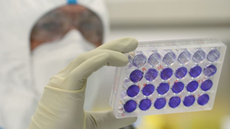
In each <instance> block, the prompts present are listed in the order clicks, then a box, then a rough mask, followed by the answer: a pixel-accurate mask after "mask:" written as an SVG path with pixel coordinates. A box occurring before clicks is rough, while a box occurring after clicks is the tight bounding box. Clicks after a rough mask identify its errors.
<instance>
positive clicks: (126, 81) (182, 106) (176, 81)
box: [110, 38, 227, 118]
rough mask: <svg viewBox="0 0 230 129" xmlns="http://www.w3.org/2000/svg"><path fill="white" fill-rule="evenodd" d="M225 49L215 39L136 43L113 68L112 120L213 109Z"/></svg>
mask: <svg viewBox="0 0 230 129" xmlns="http://www.w3.org/2000/svg"><path fill="white" fill-rule="evenodd" d="M226 49H227V47H226V46H225V45H224V44H223V43H221V41H219V40H217V39H211V38H210V39H178V40H162V41H144V42H139V45H138V47H137V49H136V50H135V51H133V52H130V53H126V55H127V57H128V59H129V63H128V64H127V65H126V66H124V67H119V68H116V74H115V82H114V86H113V89H112V92H111V97H110V105H111V106H112V107H113V113H114V115H115V117H116V118H125V117H137V116H144V115H155V114H169V113H180V112H191V111H203V110H211V109H212V107H213V104H214V100H215V95H216V91H217V87H218V81H219V78H220V74H221V69H222V65H223V61H224V56H225V52H226Z"/></svg>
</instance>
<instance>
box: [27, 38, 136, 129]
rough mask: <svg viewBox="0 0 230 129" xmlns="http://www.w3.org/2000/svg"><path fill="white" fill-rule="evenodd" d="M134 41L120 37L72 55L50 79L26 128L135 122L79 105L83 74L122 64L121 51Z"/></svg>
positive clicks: (109, 127) (110, 127)
mask: <svg viewBox="0 0 230 129" xmlns="http://www.w3.org/2000/svg"><path fill="white" fill-rule="evenodd" d="M137 45H138V41H137V40H136V39H133V38H122V39H118V40H114V41H111V42H109V43H106V44H104V45H102V46H100V47H98V48H96V49H94V50H92V51H89V52H86V53H83V54H81V55H79V56H78V57H77V58H75V59H74V60H73V61H72V62H71V63H70V64H69V65H68V66H67V67H66V68H64V69H63V70H61V71H60V72H59V73H58V74H57V75H56V76H54V77H52V78H51V79H50V81H49V83H48V85H47V86H46V87H45V89H44V92H43V95H42V98H41V100H40V102H39V104H38V107H37V110H36V112H35V114H34V115H33V116H32V121H31V123H30V125H29V127H28V129H63V128H65V129H118V128H121V127H124V126H127V125H130V124H132V123H133V122H135V121H136V119H137V118H125V119H116V118H115V116H114V115H113V114H112V111H107V112H86V111H84V109H83V105H84V97H85V89H86V85H87V78H88V77H89V76H90V75H91V74H92V73H93V72H95V71H97V70H98V69H100V68H101V67H102V66H104V65H108V66H116V67H120V66H124V65H126V64H127V63H128V58H127V57H126V56H125V55H124V54H123V53H126V52H130V51H133V50H135V49H136V47H137Z"/></svg>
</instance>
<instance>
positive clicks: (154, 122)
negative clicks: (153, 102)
mask: <svg viewBox="0 0 230 129" xmlns="http://www.w3.org/2000/svg"><path fill="white" fill-rule="evenodd" d="M106 4H107V6H108V10H109V14H110V23H111V32H110V34H109V39H111V40H112V39H116V38H120V37H123V36H130V37H135V38H137V39H138V41H151V40H166V39H189V38H204V37H206V38H208V37H215V38H218V39H220V40H221V41H222V42H223V43H224V44H225V45H226V46H227V47H228V48H227V52H226V56H225V61H224V64H223V68H222V73H221V76H220V80H219V85H218V90H217V94H216V99H215V103H214V107H213V109H212V110H211V111H199V112H191V113H177V114H166V115H153V116H144V117H141V118H139V120H138V121H137V122H136V123H135V124H134V126H135V128H137V129H230V121H229V119H230V117H229V113H230V94H229V91H230V86H229V83H228V74H229V73H230V68H229V66H230V58H229V55H230V50H229V47H230V36H229V35H230V8H229V7H228V6H229V5H230V1H227V0H212V1H206V0H125V1H124V0H107V1H106Z"/></svg>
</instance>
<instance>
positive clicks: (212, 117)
mask: <svg viewBox="0 0 230 129" xmlns="http://www.w3.org/2000/svg"><path fill="white" fill-rule="evenodd" d="M228 107H229V104H228V103H226V102H224V101H221V100H219V101H218V100H216V102H215V105H214V108H213V109H212V110H211V111H201V112H189V113H179V114H166V115H152V116H145V117H142V118H141V124H140V125H139V126H138V127H137V129H221V123H222V121H221V120H222V118H223V117H224V116H225V115H227V114H228V113H229V111H230V109H229V108H228Z"/></svg>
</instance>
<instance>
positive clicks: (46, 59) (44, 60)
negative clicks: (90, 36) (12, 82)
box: [32, 30, 95, 97]
mask: <svg viewBox="0 0 230 129" xmlns="http://www.w3.org/2000/svg"><path fill="white" fill-rule="evenodd" d="M94 48H95V46H94V45H93V44H91V43H89V42H88V41H86V40H85V39H84V37H83V36H82V35H81V33H80V32H79V31H77V30H72V31H70V32H68V33H67V34H66V35H65V36H64V37H63V38H62V39H61V40H57V41H54V42H47V43H43V44H41V45H39V46H38V47H37V48H35V49H34V50H33V52H32V65H33V66H32V68H33V77H34V88H35V89H34V90H35V91H36V93H37V95H38V96H39V97H40V96H41V94H42V92H43V89H44V86H46V85H47V83H48V82H49V79H50V78H51V77H52V76H54V75H56V74H57V73H58V72H59V71H60V70H62V69H63V68H65V67H66V66H67V65H68V64H69V63H70V62H71V61H72V60H73V59H75V58H76V57H77V56H78V55H79V54H82V53H84V52H87V51H90V50H92V49H94Z"/></svg>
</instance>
